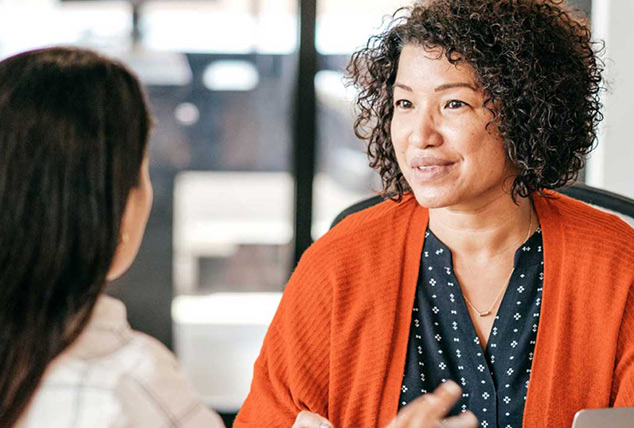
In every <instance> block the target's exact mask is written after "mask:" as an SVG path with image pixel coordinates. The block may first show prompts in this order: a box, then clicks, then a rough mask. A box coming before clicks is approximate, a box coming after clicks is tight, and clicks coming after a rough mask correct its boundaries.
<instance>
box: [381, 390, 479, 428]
mask: <svg viewBox="0 0 634 428" xmlns="http://www.w3.org/2000/svg"><path fill="white" fill-rule="evenodd" d="M461 394H462V390H461V389H460V387H459V386H458V385H457V384H456V383H454V382H452V381H447V382H445V383H443V384H441V385H440V386H439V387H438V388H436V390H435V391H434V392H433V393H431V394H424V395H422V396H420V397H418V398H417V399H416V400H414V401H412V402H411V403H409V404H408V405H407V406H405V407H403V408H402V409H401V411H400V412H398V415H396V418H394V420H393V421H392V422H391V423H390V424H389V425H388V427H387V428H437V427H438V428H440V427H443V428H444V427H447V428H475V427H476V426H477V425H478V419H477V418H476V417H475V415H474V414H473V413H471V412H465V413H461V414H460V415H459V416H453V417H450V418H447V419H445V416H447V413H448V412H449V411H450V410H451V408H452V407H453V405H454V404H456V401H458V399H459V398H460V395H461Z"/></svg>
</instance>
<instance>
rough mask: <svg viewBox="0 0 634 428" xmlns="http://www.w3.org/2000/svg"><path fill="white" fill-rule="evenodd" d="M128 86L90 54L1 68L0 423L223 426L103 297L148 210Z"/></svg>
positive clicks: (142, 130)
mask: <svg viewBox="0 0 634 428" xmlns="http://www.w3.org/2000/svg"><path fill="white" fill-rule="evenodd" d="M150 127H151V119H150V115H149V111H148V107H147V104H146V101H145V98H144V94H143V91H142V89H141V87H140V84H139V82H138V81H137V79H136V77H134V75H133V74H132V73H131V72H130V71H128V69H126V68H125V67H124V66H123V65H121V64H119V63H117V62H115V61H112V60H110V59H107V58H104V57H102V56H100V55H98V54H96V53H94V52H91V51H88V50H83V49H76V48H49V49H42V50H35V51H30V52H26V53H22V54H19V55H16V56H13V57H11V58H8V59H6V60H4V61H2V62H0V427H2V428H4V427H15V426H19V427H36V426H37V427H39V426H47V427H60V428H61V427H66V426H73V427H114V426H117V427H119V426H121V427H123V426H126V427H139V426H148V427H149V426H152V427H155V426H159V425H161V424H164V423H165V422H166V421H170V422H171V425H170V426H179V427H180V426H187V427H194V426H196V427H198V426H207V427H209V426H212V427H213V426H222V423H221V422H220V420H219V418H218V416H217V415H215V414H214V413H212V412H210V411H209V410H207V409H206V408H205V407H204V406H203V405H201V403H200V401H199V400H198V399H197V398H196V396H195V394H194V393H193V392H192V391H191V389H190V387H189V385H188V384H187V382H186V381H185V380H184V378H183V376H182V374H181V373H180V371H179V370H178V368H177V365H176V364H175V361H174V358H173V356H172V355H171V354H170V353H169V352H168V351H167V350H166V349H165V348H164V347H162V345H160V344H159V343H158V342H157V341H156V340H154V339H152V338H150V337H148V336H145V335H142V334H141V333H138V332H135V331H133V330H131V329H130V326H129V325H128V324H127V321H126V318H125V307H124V306H123V304H122V303H121V302H119V301H117V300H115V299H113V298H110V297H106V296H105V295H103V294H102V292H103V290H104V287H105V285H106V284H107V282H109V281H111V280H114V279H115V278H117V277H118V276H120V275H121V274H123V273H124V272H125V271H126V270H127V269H128V267H129V266H130V265H131V263H132V261H133V260H134V258H135V256H136V253H137V251H138V248H139V245H140V243H141V240H142V237H143V233H144V230H145V225H146V222H147V219H148V216H149V212H150V208H151V205H152V186H151V183H150V179H149V173H148V160H147V149H146V146H147V140H148V133H149V129H150Z"/></svg>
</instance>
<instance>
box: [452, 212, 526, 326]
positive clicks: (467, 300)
mask: <svg viewBox="0 0 634 428" xmlns="http://www.w3.org/2000/svg"><path fill="white" fill-rule="evenodd" d="M532 226H533V207H531V208H530V211H529V212H528V232H526V238H524V241H523V242H526V241H527V240H528V237H529V236H530V234H531V228H532ZM513 272H515V265H513V269H511V273H510V274H509V276H508V278H506V282H505V283H504V287H502V289H501V290H500V292H499V293H498V295H497V296H496V298H495V300H494V301H493V304H492V305H491V307H490V308H489V310H487V311H479V310H478V309H476V307H475V306H473V303H471V302H470V301H469V299H467V296H465V295H464V293H463V295H462V297H463V298H464V301H465V302H467V304H468V305H469V306H471V309H473V310H474V311H475V312H476V313H477V314H478V315H479V316H480V317H486V316H487V315H491V311H493V308H494V307H495V305H496V304H497V302H498V299H499V298H500V296H502V293H504V290H506V288H507V287H508V285H509V282H510V281H511V276H513Z"/></svg>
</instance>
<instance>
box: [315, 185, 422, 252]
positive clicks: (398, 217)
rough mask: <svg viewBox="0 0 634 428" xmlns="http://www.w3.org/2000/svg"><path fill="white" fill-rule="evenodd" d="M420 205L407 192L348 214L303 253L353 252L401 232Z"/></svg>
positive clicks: (401, 233) (396, 235)
mask: <svg viewBox="0 0 634 428" xmlns="http://www.w3.org/2000/svg"><path fill="white" fill-rule="evenodd" d="M416 209H423V208H421V207H420V206H419V205H418V203H417V202H416V199H415V198H414V197H413V195H411V194H407V195H405V196H404V197H403V198H402V199H401V200H400V201H393V200H390V199H387V200H385V201H383V202H380V203H378V204H376V205H373V206H371V207H369V208H365V209H363V210H361V211H358V212H355V213H352V214H350V215H348V216H346V217H345V218H344V219H343V220H341V221H340V222H339V223H337V225H336V226H334V227H333V228H332V229H330V230H329V231H328V232H327V233H326V234H325V235H323V236H322V237H321V238H319V239H318V240H317V241H316V242H315V244H313V245H312V246H311V248H309V251H307V253H308V254H309V255H310V254H311V253H324V252H325V253H331V252H332V251H333V250H335V249H342V250H345V249H350V251H357V250H358V249H359V248H365V247H367V246H368V245H380V244H381V241H385V240H390V239H392V238H395V237H398V236H399V235H403V234H404V233H405V231H406V230H407V228H408V226H409V223H410V219H411V216H412V214H413V213H414V212H415V210H416Z"/></svg>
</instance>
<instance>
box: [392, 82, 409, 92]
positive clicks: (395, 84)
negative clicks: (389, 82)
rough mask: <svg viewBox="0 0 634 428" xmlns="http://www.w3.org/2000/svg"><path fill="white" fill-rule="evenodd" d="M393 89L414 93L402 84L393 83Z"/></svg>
mask: <svg viewBox="0 0 634 428" xmlns="http://www.w3.org/2000/svg"><path fill="white" fill-rule="evenodd" d="M394 87H395V88H397V87H398V88H402V89H405V90H406V91H409V92H414V91H413V90H412V88H410V87H409V86H407V85H404V84H402V83H394Z"/></svg>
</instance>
